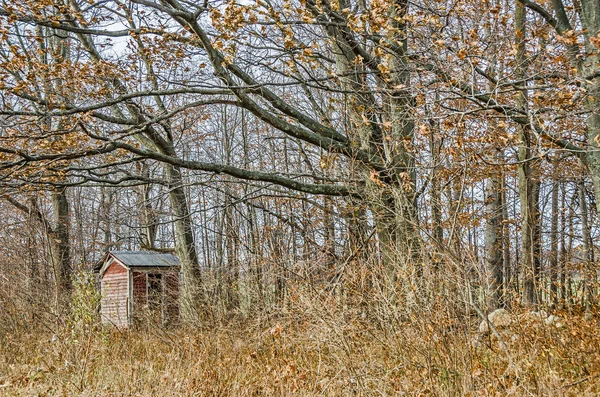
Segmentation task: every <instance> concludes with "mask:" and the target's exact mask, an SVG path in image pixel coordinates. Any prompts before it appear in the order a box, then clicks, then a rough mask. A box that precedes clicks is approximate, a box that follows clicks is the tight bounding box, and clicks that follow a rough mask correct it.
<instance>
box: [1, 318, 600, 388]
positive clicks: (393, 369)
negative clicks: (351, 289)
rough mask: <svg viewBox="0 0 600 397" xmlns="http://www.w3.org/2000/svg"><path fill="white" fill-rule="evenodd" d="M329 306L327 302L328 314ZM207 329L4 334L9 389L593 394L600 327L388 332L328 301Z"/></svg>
mask: <svg viewBox="0 0 600 397" xmlns="http://www.w3.org/2000/svg"><path fill="white" fill-rule="evenodd" d="M324 312H326V311H324ZM305 317H306V318H301V319H299V318H298V317H297V316H295V317H292V316H281V317H279V319H278V320H271V321H269V322H265V321H263V322H262V323H261V322H259V321H257V320H253V321H252V320H248V321H245V322H244V323H243V324H240V323H238V324H237V325H235V326H220V327H215V328H212V329H204V330H201V329H177V330H173V331H167V330H160V329H153V330H145V331H138V332H123V333H120V332H115V331H109V330H89V331H85V330H73V329H71V330H67V329H64V330H63V331H62V332H51V331H50V330H47V329H46V330H41V329H40V328H39V327H38V329H37V330H36V331H30V332H26V331H25V330H24V329H14V328H13V329H12V331H9V332H7V333H6V334H3V335H1V336H0V342H1V344H0V347H1V350H0V395H3V396H79V395H80V396H204V395H210V396H212V395H217V396H218V395H222V396H229V395H232V396H248V395H278V396H281V395H327V396H343V395H365V396H370V395H403V394H405V395H545V396H552V395H556V396H559V395H573V396H585V395H597V394H598V393H600V378H598V375H600V354H599V352H600V346H599V341H600V324H598V320H597V319H587V320H586V319H585V318H583V317H578V316H574V317H571V318H569V319H568V321H565V324H566V326H565V328H563V329H557V328H555V327H550V326H541V327H523V329H517V328H513V330H512V332H514V333H516V334H517V335H518V337H515V338H512V340H511V339H509V338H507V340H506V341H505V345H502V344H501V343H499V342H498V341H496V340H492V339H483V340H482V341H481V343H473V340H474V339H475V338H476V334H475V329H476V324H475V323H476V322H475V321H473V323H472V324H462V325H461V324H459V325H457V324H456V319H450V318H446V317H435V316H430V317H426V316H414V317H413V318H412V319H408V320H407V321H405V322H404V323H403V324H399V325H398V326H397V328H396V329H394V330H393V332H391V330H390V329H383V328H381V327H375V326H373V325H370V324H369V323H368V322H366V321H359V320H357V319H356V318H354V317H353V316H347V315H346V316H345V315H344V314H342V313H340V312H337V311H336V310H333V311H331V312H329V314H328V315H327V316H320V317H315V316H312V315H306V316H305Z"/></svg>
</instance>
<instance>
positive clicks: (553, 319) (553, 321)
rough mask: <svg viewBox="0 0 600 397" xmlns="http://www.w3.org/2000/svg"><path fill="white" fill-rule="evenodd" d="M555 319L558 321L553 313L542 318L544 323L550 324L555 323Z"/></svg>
mask: <svg viewBox="0 0 600 397" xmlns="http://www.w3.org/2000/svg"><path fill="white" fill-rule="evenodd" d="M557 321H558V317H556V316H555V315H554V314H551V315H549V316H548V317H547V318H546V319H545V320H544V323H546V325H552V324H554V323H556V322H557Z"/></svg>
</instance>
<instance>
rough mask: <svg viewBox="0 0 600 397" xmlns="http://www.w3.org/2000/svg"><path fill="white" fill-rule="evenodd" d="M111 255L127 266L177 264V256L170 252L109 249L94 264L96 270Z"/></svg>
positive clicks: (168, 265) (167, 265) (166, 265)
mask: <svg viewBox="0 0 600 397" xmlns="http://www.w3.org/2000/svg"><path fill="white" fill-rule="evenodd" d="M109 256H112V257H113V258H115V259H117V260H118V261H119V262H121V263H123V264H124V265H125V266H128V267H174V266H179V265H180V263H179V258H177V257H176V256H175V255H173V254H171V253H164V252H153V251H109V252H107V253H106V255H105V256H104V258H103V259H102V260H101V261H100V262H99V263H98V265H97V266H96V268H97V271H99V270H100V269H99V268H98V266H99V267H100V268H101V267H102V265H103V264H104V263H105V262H106V259H107V258H108V257H109Z"/></svg>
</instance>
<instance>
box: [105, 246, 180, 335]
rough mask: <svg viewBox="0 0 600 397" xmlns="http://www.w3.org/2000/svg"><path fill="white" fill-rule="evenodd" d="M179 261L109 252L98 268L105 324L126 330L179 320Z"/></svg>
mask: <svg viewBox="0 0 600 397" xmlns="http://www.w3.org/2000/svg"><path fill="white" fill-rule="evenodd" d="M179 270H180V265H179V259H178V258H177V257H176V256H175V255H173V254H170V253H162V252H151V251H110V252H107V253H106V254H105V255H104V257H103V258H102V260H101V261H100V262H98V263H97V264H96V267H95V271H96V272H98V276H99V278H100V289H101V294H102V298H101V301H100V315H101V318H102V323H103V324H110V325H114V326H116V327H119V328H127V327H130V326H132V325H134V324H136V323H138V322H139V321H141V320H148V319H150V320H151V321H153V322H156V323H162V324H165V323H170V322H172V321H174V320H176V319H177V318H178V317H179V303H178V302H179Z"/></svg>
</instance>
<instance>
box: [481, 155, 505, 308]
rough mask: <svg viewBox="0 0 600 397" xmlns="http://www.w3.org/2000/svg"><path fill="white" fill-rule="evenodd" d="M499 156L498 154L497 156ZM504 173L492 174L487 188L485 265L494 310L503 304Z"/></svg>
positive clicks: (488, 301)
mask: <svg viewBox="0 0 600 397" xmlns="http://www.w3.org/2000/svg"><path fill="white" fill-rule="evenodd" d="M496 158H498V156H496ZM501 175H502V173H496V174H494V176H492V177H491V178H490V179H489V180H488V183H487V184H486V189H485V206H486V214H487V222H486V227H485V265H486V270H487V304H488V310H490V311H493V310H495V309H497V308H499V307H501V306H502V296H503V289H502V286H503V283H502V281H503V275H502V270H503V267H504V264H503V259H504V258H503V250H502V243H503V237H502V198H501V196H502V185H503V184H502V178H501Z"/></svg>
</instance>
